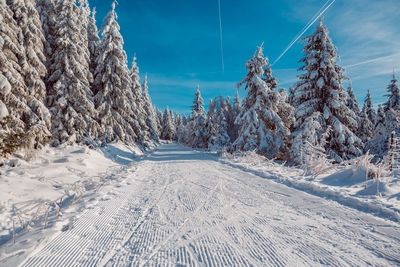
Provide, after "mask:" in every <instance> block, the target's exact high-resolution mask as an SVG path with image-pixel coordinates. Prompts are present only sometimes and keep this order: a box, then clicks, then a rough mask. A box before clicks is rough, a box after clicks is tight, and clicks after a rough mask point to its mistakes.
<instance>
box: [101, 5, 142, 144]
mask: <svg viewBox="0 0 400 267" xmlns="http://www.w3.org/2000/svg"><path fill="white" fill-rule="evenodd" d="M116 19H117V14H116V12H115V2H114V3H113V4H112V9H111V11H110V12H109V13H108V14H107V16H106V18H105V22H104V24H103V26H102V30H101V36H102V38H101V42H100V44H99V47H98V48H99V50H98V53H99V55H98V57H97V59H96V64H97V67H96V71H95V74H94V75H95V80H94V85H93V92H94V94H95V98H94V102H95V106H96V110H97V112H98V113H99V117H98V121H99V123H100V125H101V134H102V136H103V138H104V139H105V141H107V142H111V141H114V140H121V141H123V142H126V143H129V144H132V143H134V142H135V141H138V140H139V138H140V132H141V130H140V129H139V123H138V121H137V120H136V118H135V116H134V115H135V114H134V113H133V109H132V105H133V104H134V103H132V99H133V97H132V91H131V88H132V81H131V78H130V77H129V70H128V66H127V57H126V53H125V51H124V49H123V43H124V42H123V39H122V36H121V34H120V32H119V25H118V23H117V21H116Z"/></svg>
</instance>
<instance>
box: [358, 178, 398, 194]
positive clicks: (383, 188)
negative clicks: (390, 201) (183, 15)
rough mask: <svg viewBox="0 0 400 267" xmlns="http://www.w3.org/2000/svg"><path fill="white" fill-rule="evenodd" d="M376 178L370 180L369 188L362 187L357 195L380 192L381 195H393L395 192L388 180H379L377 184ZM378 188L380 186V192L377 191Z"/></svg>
mask: <svg viewBox="0 0 400 267" xmlns="http://www.w3.org/2000/svg"><path fill="white" fill-rule="evenodd" d="M376 182H377V181H376V180H373V181H372V182H369V183H368V185H367V189H362V190H360V191H358V192H357V195H359V196H376V195H378V193H379V194H380V195H381V196H392V195H393V194H394V193H395V192H394V190H392V189H391V188H390V187H389V186H388V183H387V182H382V181H379V184H378V186H377V184H376ZM377 188H379V192H378V191H377Z"/></svg>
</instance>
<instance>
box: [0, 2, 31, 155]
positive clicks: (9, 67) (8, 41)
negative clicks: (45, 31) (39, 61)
mask: <svg viewBox="0 0 400 267" xmlns="http://www.w3.org/2000/svg"><path fill="white" fill-rule="evenodd" d="M0 25H1V27H0V155H1V156H5V155H7V154H10V153H12V152H13V151H15V150H16V149H18V148H19V146H20V145H21V144H19V140H17V139H22V138H25V134H24V133H25V130H26V125H25V122H24V121H23V120H22V118H23V114H24V113H25V111H27V110H28V107H27V105H26V102H25V99H26V97H27V91H26V88H25V86H24V79H23V76H22V74H21V67H20V65H19V64H18V63H19V59H20V58H22V57H23V47H22V46H21V45H20V43H19V42H18V32H19V29H18V26H17V23H16V21H15V20H14V18H13V13H12V11H11V10H10V8H9V7H8V6H7V4H6V1H5V0H0Z"/></svg>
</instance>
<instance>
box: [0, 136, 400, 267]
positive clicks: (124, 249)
mask: <svg viewBox="0 0 400 267" xmlns="http://www.w3.org/2000/svg"><path fill="white" fill-rule="evenodd" d="M46 152H47V154H49V155H47V156H46V157H45V156H40V155H39V156H38V158H37V160H36V161H35V162H36V163H33V162H32V163H30V166H26V167H25V168H23V169H24V171H25V176H28V175H29V176H28V177H29V178H26V180H27V181H28V180H29V179H30V180H34V181H35V182H32V187H33V186H37V185H38V184H39V183H42V184H43V187H44V188H46V187H47V189H45V190H44V191H43V192H47V193H48V198H49V199H55V200H57V198H59V197H60V196H62V195H63V194H65V191H64V190H57V189H54V185H64V186H66V185H67V184H70V183H69V182H70V181H71V183H73V182H74V181H77V177H80V180H81V181H90V182H88V183H87V184H86V191H85V192H82V195H81V197H80V198H78V199H77V200H76V201H72V200H70V201H69V202H70V203H69V204H67V203H65V204H64V206H63V208H62V209H61V213H62V215H60V217H58V216H57V215H58V214H57V210H55V211H53V213H51V214H50V216H49V220H48V226H47V227H46V228H45V229H44V230H43V223H44V222H43V220H44V218H43V217H41V215H38V216H37V217H38V218H37V219H36V220H33V221H32V222H31V224H30V227H29V228H30V229H29V231H28V230H27V229H24V230H21V231H20V232H18V233H17V235H16V243H15V244H13V241H12V240H11V239H10V238H9V240H8V241H6V240H5V239H4V238H3V239H2V245H1V246H0V252H1V254H0V264H1V265H16V264H21V265H22V266H76V265H81V266H93V265H106V266H127V265H152V266H153V265H155V266H157V265H163V266H166V265H189V266H199V265H208V266H220V265H230V266H233V265H253V266H268V265H269V266H271V265H273V266H288V265H290V266H293V265H297V266H301V265H303V266H310V265H314V266H315V265H340V266H347V265H352V266H355V265H358V266H363V265H379V266H393V265H398V264H400V256H399V255H400V253H399V252H400V242H399V241H400V226H399V224H398V222H396V218H395V217H393V218H387V217H386V216H380V215H382V214H373V213H374V212H373V213H372V214H371V213H370V210H368V208H366V209H362V208H354V207H351V205H347V204H346V203H339V202H340V201H339V202H337V201H336V200H337V199H335V198H330V197H329V196H328V197H325V196H323V197H321V196H319V195H318V194H314V193H313V192H312V190H310V188H311V187H309V188H308V187H303V188H301V187H300V186H298V187H296V186H293V185H289V184H288V183H284V184H282V182H280V179H283V178H282V177H286V179H288V180H289V179H295V178H294V177H295V174H296V171H293V172H289V169H288V168H285V167H282V165H279V164H277V165H273V166H268V162H271V161H266V160H265V158H261V157H259V156H255V155H247V156H241V157H235V158H230V157H227V156H225V155H222V157H218V155H217V154H214V153H205V152H201V151H194V150H193V149H190V148H185V147H183V146H181V145H178V144H176V143H170V144H164V145H162V146H161V147H159V148H158V149H157V151H155V152H154V153H152V154H150V155H148V156H144V157H143V156H142V157H138V155H137V153H136V152H135V150H133V151H132V150H131V149H129V148H128V147H125V146H124V147H121V146H120V145H115V146H110V147H109V149H108V150H104V151H93V150H87V149H84V148H82V147H69V148H68V147H65V148H59V149H54V150H53V151H51V150H48V151H46ZM72 152H74V153H72ZM44 154H46V153H44ZM46 161H47V163H46ZM49 161H51V162H52V163H53V162H54V161H56V163H54V164H61V168H60V169H61V170H62V172H63V173H64V174H66V175H68V176H69V177H67V178H66V179H59V178H56V177H55V176H56V175H55V170H53V171H51V169H52V168H51V166H52V165H49ZM67 163H68V164H67ZM17 164H21V165H24V164H27V163H22V161H20V162H19V163H18V162H17ZM35 166H36V168H35ZM67 166H71V168H73V169H67ZM74 167H75V168H76V169H75V168H74ZM272 167H273V168H272ZM3 168H4V167H3ZM261 168H264V169H261ZM6 169H7V170H8V174H7V175H13V176H14V178H15V177H18V176H20V177H22V176H24V175H23V174H22V173H20V174H16V173H13V172H12V171H10V170H11V167H6ZM40 169H41V170H42V173H40V172H39V170H40ZM57 169H58V168H57ZM267 169H269V170H270V171H269V172H268V173H267ZM46 170H48V171H49V172H46ZM77 170H79V172H78V171H77ZM292 170H294V169H292ZM2 171H3V170H2ZM261 171H263V174H262V173H261ZM300 172H301V170H297V175H298V174H300ZM266 173H267V174H268V175H266ZM27 174H28V175H27ZM33 174H35V175H37V176H36V177H34V176H33ZM90 175H93V176H92V177H90ZM39 177H42V179H39ZM51 177H53V178H52V179H51ZM58 177H59V175H58ZM85 177H86V178H85ZM344 177H349V178H350V179H349V180H346V179H345V178H344ZM361 177H362V173H358V172H357V171H355V172H351V171H349V170H347V171H346V170H344V171H343V172H342V173H338V174H336V176H335V174H334V173H332V175H330V176H325V177H322V176H321V177H320V178H318V181H319V182H318V184H320V185H322V182H325V184H327V185H326V186H327V187H328V184H329V187H332V188H337V192H339V193H341V194H342V192H343V191H346V190H354V191H355V186H354V185H355V184H359V183H362V182H363V181H362V178H361ZM32 178H33V179H32ZM21 179H22V178H21ZM307 179H310V177H301V178H298V179H297V180H298V181H301V182H303V183H305V182H307ZM62 181H64V182H62ZM65 181H68V182H65ZM96 181H98V182H96ZM100 181H102V182H100ZM345 181H346V182H345ZM2 182H4V181H3V180H2ZM99 183H105V186H104V187H103V188H100V189H99V187H98V185H99ZM93 184H94V186H90V185H93ZM293 184H294V183H293ZM316 184H317V182H316ZM397 184H398V182H397ZM50 185H52V186H50ZM288 185H289V186H288ZM387 186H388V188H390V190H393V191H395V190H397V192H399V190H398V189H399V188H398V187H397V188H396V187H394V186H393V185H390V186H389V185H387ZM52 187H53V188H52ZM91 188H96V190H95V191H96V192H95V193H94V192H93V191H91V190H92V189H91ZM321 188H322V186H321ZM299 189H300V190H299ZM15 190H16V191H17V192H18V190H17V189H15ZM332 190H333V189H332ZM390 190H388V191H386V193H388V192H389V191H390ZM21 191H22V190H21ZM34 191H35V189H34V188H31V189H30V193H29V194H28V195H25V196H23V192H19V193H18V194H17V195H20V200H21V201H22V202H21V203H15V205H16V206H17V207H20V209H19V210H20V211H21V213H22V210H24V209H23V208H21V206H18V204H22V206H23V205H24V203H25V202H27V204H31V205H32V203H33V202H34V201H35V199H36V198H37V197H42V198H43V194H41V195H40V196H39V194H36V195H35V193H34ZM59 191H62V192H59ZM304 191H306V192H304ZM51 194H53V195H51ZM71 194H76V192H75V193H72V192H71ZM360 199H361V200H362V197H361V196H360ZM28 200H29V201H28ZM377 201H378V199H377ZM379 201H381V199H379ZM366 203H367V202H366ZM342 204H344V205H342ZM375 204H376V205H377V203H375ZM393 205H394V206H395V205H396V206H397V207H399V206H398V203H393ZM367 206H368V205H367ZM386 208H387V209H389V207H386ZM392 211H393V212H394V209H392ZM385 217H386V218H385ZM16 224H17V225H18V223H16ZM3 231H4V230H3Z"/></svg>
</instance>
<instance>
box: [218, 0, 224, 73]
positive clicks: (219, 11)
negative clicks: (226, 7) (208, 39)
mask: <svg viewBox="0 0 400 267" xmlns="http://www.w3.org/2000/svg"><path fill="white" fill-rule="evenodd" d="M218 17H219V39H220V42H221V62H222V72H224V71H225V66H224V45H223V42H222V19H221V0H218Z"/></svg>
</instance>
